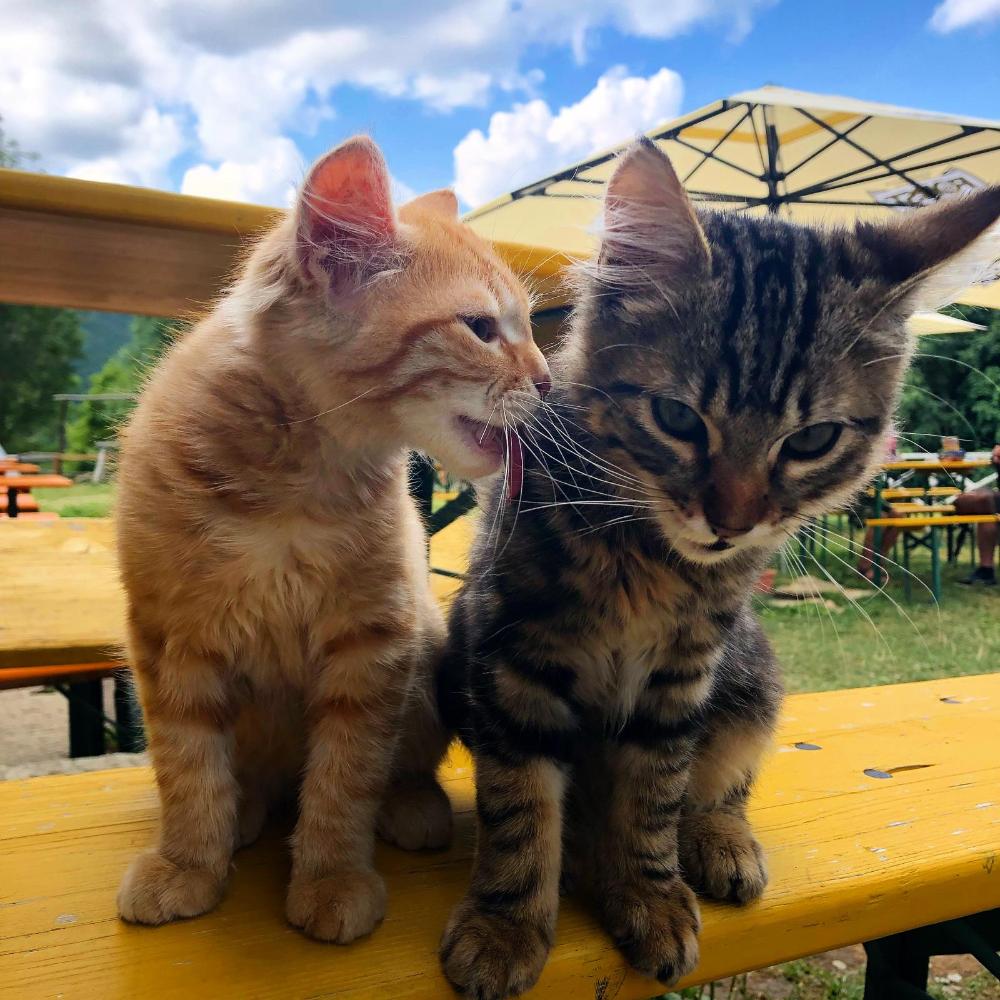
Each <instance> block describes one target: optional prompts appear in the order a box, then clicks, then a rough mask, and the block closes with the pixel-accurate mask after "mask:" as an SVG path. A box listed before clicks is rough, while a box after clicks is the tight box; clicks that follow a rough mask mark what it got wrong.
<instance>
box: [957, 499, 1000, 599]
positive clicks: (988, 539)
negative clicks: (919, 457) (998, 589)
mask: <svg viewBox="0 0 1000 1000" xmlns="http://www.w3.org/2000/svg"><path fill="white" fill-rule="evenodd" d="M996 510H997V493H996V491H995V490H988V489H987V490H976V491H975V492H973V493H961V494H959V496H957V497H955V513H956V514H963V515H967V514H994V513H996ZM998 537H1000V529H998V526H997V524H996V523H993V524H990V523H989V522H983V523H982V524H977V525H976V544H977V546H978V548H979V565H978V566H977V567H976V569H975V570H973V572H972V574H971V575H970V576H968V577H966V578H965V579H964V580H960V581H959V582H960V583H964V584H966V585H971V584H976V583H983V584H986V585H987V586H991V585H993V584H995V583H996V570H995V568H994V561H993V559H994V557H993V553H994V551H995V550H996V546H997V540H998Z"/></svg>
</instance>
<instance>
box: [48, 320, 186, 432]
mask: <svg viewBox="0 0 1000 1000" xmlns="http://www.w3.org/2000/svg"><path fill="white" fill-rule="evenodd" d="M175 325H176V324H175V323H174V321H173V320H167V319H157V318H154V317H151V316H135V317H134V318H133V319H132V323H131V332H132V336H131V339H130V340H129V341H128V343H127V344H125V345H124V347H120V348H119V349H118V350H117V351H115V353H114V354H112V355H111V357H110V358H108V360H107V361H106V362H105V363H104V366H103V367H102V368H101V369H100V371H98V372H96V373H95V374H94V375H92V376H91V378H90V385H89V386H88V388H87V391H88V392H91V393H97V392H129V393H136V392H138V391H139V389H140V388H141V386H142V380H143V378H144V377H145V373H146V372H147V371H148V369H149V367H150V365H152V364H154V363H155V362H156V360H157V358H159V356H160V355H161V354H162V353H163V351H164V349H165V348H166V347H167V346H168V345H169V343H170V340H171V332H172V330H173V329H174V328H175ZM131 408H132V403H130V402H103V403H102V402H98V401H95V402H86V403H78V404H77V405H76V409H75V413H74V414H73V417H72V419H71V421H70V424H69V429H68V432H67V441H68V442H69V447H70V449H71V450H73V451H90V450H92V449H93V447H94V444H95V443H96V442H97V441H105V440H109V439H111V438H113V437H114V436H115V434H116V433H117V429H118V427H119V426H120V425H121V422H122V420H123V419H124V418H125V417H126V416H127V415H128V413H129V411H130V410H131Z"/></svg>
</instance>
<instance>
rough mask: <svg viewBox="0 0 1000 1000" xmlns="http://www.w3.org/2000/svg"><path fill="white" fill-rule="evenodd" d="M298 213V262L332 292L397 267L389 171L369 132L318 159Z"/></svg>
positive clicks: (303, 188) (300, 197) (297, 206)
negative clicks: (322, 281)
mask: <svg viewBox="0 0 1000 1000" xmlns="http://www.w3.org/2000/svg"><path fill="white" fill-rule="evenodd" d="M296 215H297V222H298V227H297V235H298V241H299V250H300V254H299V256H300V260H301V262H302V265H303V267H304V268H305V270H306V271H307V273H309V274H310V275H311V276H313V277H314V278H317V279H320V280H326V281H327V282H329V285H330V287H331V290H333V291H335V292H347V291H350V290H352V289H355V288H358V287H360V286H362V285H363V284H365V283H366V282H367V281H369V280H370V279H371V278H373V277H374V276H375V275H377V274H379V273H380V272H382V271H385V270H388V269H390V268H392V267H393V266H394V265H395V262H396V259H397V248H396V218H395V215H394V213H393V209H392V197H391V195H390V193H389V171H388V170H387V169H386V165H385V161H384V160H383V159H382V154H381V153H380V152H379V148H378V146H376V145H375V143H374V142H372V140H371V139H369V138H368V137H367V136H355V138H353V139H349V140H348V141H347V142H345V143H343V144H342V145H340V146H338V147H337V148H336V149H334V150H332V151H331V152H329V153H327V154H326V156H324V157H322V158H321V159H320V160H317V162H316V163H315V164H314V166H313V168H312V169H311V170H310V171H309V176H308V177H306V180H305V183H304V184H303V185H302V190H301V192H300V193H299V198H298V204H297V205H296Z"/></svg>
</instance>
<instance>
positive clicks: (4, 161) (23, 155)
mask: <svg viewBox="0 0 1000 1000" xmlns="http://www.w3.org/2000/svg"><path fill="white" fill-rule="evenodd" d="M39 159H40V157H39V155H38V154H37V153H29V152H27V151H26V150H23V149H21V147H20V145H19V144H18V142H17V140H16V139H12V138H11V137H10V136H9V135H7V133H6V132H5V131H4V129H3V115H0V167H8V168H15V169H16V168H18V167H27V166H28V164H29V163H30V164H31V165H32V169H33V170H36V171H37V170H38V167H37V166H36V165H35V164H36V163H37V161H38V160H39ZM42 172H43V171H42Z"/></svg>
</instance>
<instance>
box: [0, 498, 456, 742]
mask: <svg viewBox="0 0 1000 1000" xmlns="http://www.w3.org/2000/svg"><path fill="white" fill-rule="evenodd" d="M474 524H475V519H474V518H468V517H462V518H459V519H458V520H456V521H455V522H453V523H452V524H450V525H449V526H448V527H447V528H445V529H444V530H442V531H441V532H439V533H438V534H437V535H435V536H434V538H433V539H432V541H431V560H432V562H433V564H434V565H435V566H437V567H441V568H442V569H443V570H444V571H445V573H446V574H447V575H437V574H436V575H434V576H433V577H432V578H431V586H432V587H433V589H434V593H435V596H437V598H438V599H439V600H441V601H444V602H447V601H448V600H450V599H451V597H452V595H453V594H454V593H455V592H456V591H457V589H458V587H459V582H458V580H456V579H455V577H456V576H458V575H460V572H461V570H462V569H464V567H465V554H466V552H467V551H468V548H469V545H470V543H471V538H472V532H473V531H474ZM0 565H2V566H3V576H4V584H3V586H2V587H0V689H3V688H4V687H15V686H17V687H24V686H28V685H35V684H37V685H41V684H57V685H71V690H70V692H69V693H71V694H72V697H70V702H69V704H70V719H69V722H70V726H69V728H70V733H69V736H70V754H71V756H74V757H76V756H90V755H93V754H99V753H103V752H104V745H105V732H104V730H105V712H104V691H103V686H102V682H101V679H102V678H103V677H109V676H114V675H116V672H117V671H120V668H121V666H122V663H121V659H120V657H121V649H122V644H123V642H124V639H125V593H124V591H123V590H122V587H121V583H120V581H119V578H118V566H117V561H116V557H115V543H114V530H113V525H112V522H111V520H110V519H108V518H60V519H58V520H55V521H26V520H24V519H18V520H15V521H6V520H4V521H0ZM118 676H119V677H120V676H121V675H120V674H119V675H118ZM115 695H116V699H115V700H116V704H115V708H116V713H115V714H116V718H118V719H123V718H125V717H126V715H127V713H128V706H129V705H130V702H129V701H128V700H127V698H128V690H127V684H126V683H124V682H119V683H116V688H115Z"/></svg>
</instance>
